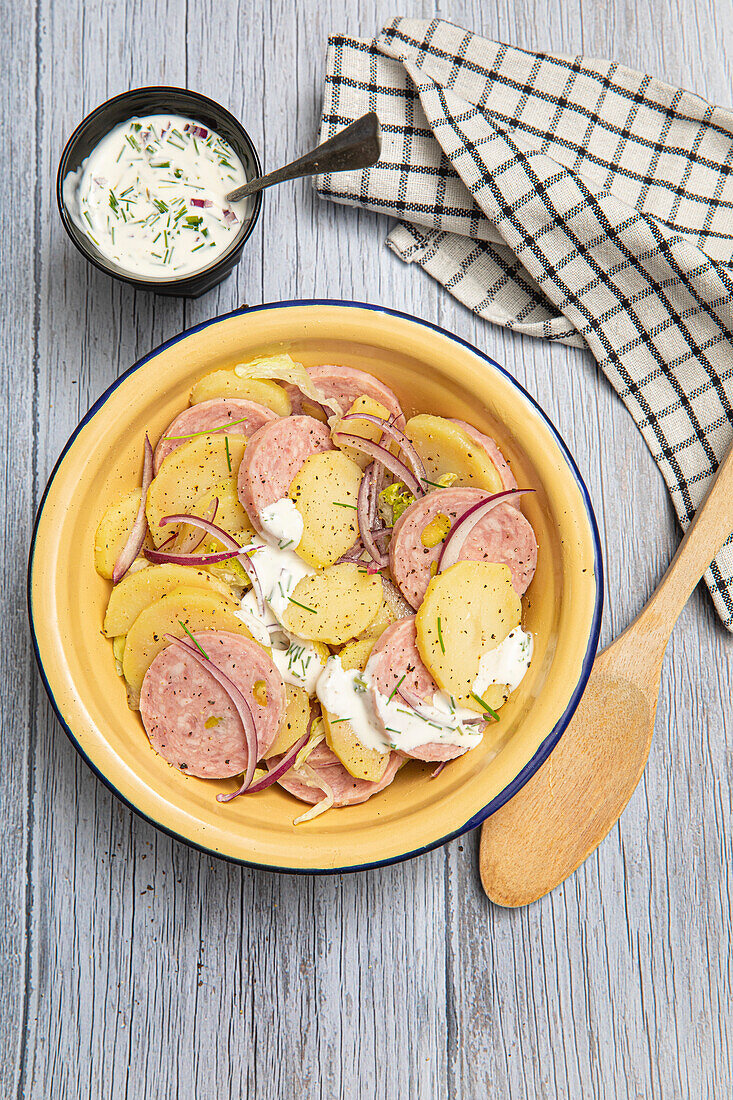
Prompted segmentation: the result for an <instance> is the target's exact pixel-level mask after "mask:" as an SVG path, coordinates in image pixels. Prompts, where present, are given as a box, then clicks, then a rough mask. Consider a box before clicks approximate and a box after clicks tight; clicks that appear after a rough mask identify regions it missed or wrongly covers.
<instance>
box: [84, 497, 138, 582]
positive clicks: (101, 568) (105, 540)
mask: <svg viewBox="0 0 733 1100" xmlns="http://www.w3.org/2000/svg"><path fill="white" fill-rule="evenodd" d="M139 507H140V489H131V490H130V492H129V493H125V495H124V496H122V497H119V498H118V499H117V500H115V501H114V502H113V503H112V504H110V506H109V508H108V509H107V511H106V512H105V513H104V515H103V516H102V518H101V520H100V521H99V526H98V527H97V530H96V533H95V535H94V568H95V569H96V570H97V572H98V573H99V575H100V577H104V579H105V580H108V581H111V580H112V572H113V570H114V567H115V562H116V561H117V559H118V557H119V556H120V553H121V552H122V549H123V547H124V545H125V543H126V542H127V536H128V535H129V534H130V531H131V530H132V525H133V524H134V522H135V516H136V515H137V512H138V508H139Z"/></svg>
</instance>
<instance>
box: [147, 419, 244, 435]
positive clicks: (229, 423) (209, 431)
mask: <svg viewBox="0 0 733 1100" xmlns="http://www.w3.org/2000/svg"><path fill="white" fill-rule="evenodd" d="M245 420H249V416H243V417H241V418H240V419H239V420H228V421H227V423H226V424H219V425H218V426H217V427H216V428H205V429H204V430H203V431H202V432H190V433H189V435H167V436H165V437H164V438H165V439H172V440H179V439H193V438H194V436H197V435H211V434H212V432H219V431H221V429H222V428H233V427H234V425H235V424H243V423H244V422H245Z"/></svg>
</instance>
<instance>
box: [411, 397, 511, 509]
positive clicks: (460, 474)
mask: <svg viewBox="0 0 733 1100" xmlns="http://www.w3.org/2000/svg"><path fill="white" fill-rule="evenodd" d="M405 435H406V436H407V438H408V439H409V440H411V441H412V444H413V446H414V447H415V450H416V451H417V453H418V454H419V455H420V458H421V459H422V460H423V463H424V465H425V469H426V471H427V475H428V478H429V479H430V481H432V482H437V480H438V478H439V477H442V476H443V474H450V473H453V474H456V475H457V480H456V481H455V482H454V483H453V484H454V485H458V486H464V485H469V486H473V487H474V488H476V489H487V490H488V491H489V492H490V493H500V492H501V490H502V489H503V488H504V484H503V482H502V480H501V477H500V475H499V471H498V470H497V468H496V466H495V465H494V463H493V462H492V461H491V459H490V458H489V456H488V455H487V453H486V451H484V450H483V448H482V447H479V445H478V444H477V443H476V442H475V440H473V439H471V437H470V436H469V435H467V434H466V432H464V430H463V428H459V426H458V425H457V424H454V423H453V421H452V420H446V419H444V417H442V416H433V415H432V414H430V413H420V414H419V416H413V417H411V418H410V420H408V421H407V426H406V428H405Z"/></svg>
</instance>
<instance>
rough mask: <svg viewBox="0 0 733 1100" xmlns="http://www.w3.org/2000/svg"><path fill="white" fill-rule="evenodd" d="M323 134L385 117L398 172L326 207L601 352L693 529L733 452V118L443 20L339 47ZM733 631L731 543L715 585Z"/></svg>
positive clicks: (467, 288) (335, 181) (557, 335)
mask: <svg viewBox="0 0 733 1100" xmlns="http://www.w3.org/2000/svg"><path fill="white" fill-rule="evenodd" d="M326 68H327V72H326V90H325V99H324V113H323V122H322V129H321V138H322V140H325V138H326V137H330V136H331V135H332V134H333V133H335V132H336V131H338V130H340V129H342V128H343V127H344V126H345V125H347V124H348V123H349V122H351V121H352V120H353V119H355V118H358V117H359V115H361V114H363V113H364V112H365V111H367V110H374V111H376V112H377V114H378V116H379V118H380V121H381V123H382V132H383V153H382V159H381V160H380V163H379V164H378V165H376V166H375V167H374V168H369V169H366V170H364V171H361V172H353V173H341V174H338V175H329V176H321V177H319V178H318V179H317V181H316V185H317V187H318V189H319V191H320V193H321V194H322V195H324V196H327V197H329V198H331V199H334V200H335V201H337V202H344V203H350V204H356V205H361V206H366V207H369V208H370V209H371V210H377V211H380V212H382V213H385V214H390V215H393V216H396V217H398V218H400V219H402V220H401V221H400V223H399V224H398V225H397V227H396V228H395V229H394V230H393V231H392V232H391V233H390V235H389V237H388V244H389V246H390V248H392V250H393V251H394V252H396V253H397V254H398V255H399V256H401V257H402V259H404V260H406V261H407V262H416V263H419V264H420V265H421V266H422V267H424V268H425V270H426V271H428V272H429V273H430V274H431V275H432V276H433V277H434V278H436V279H437V280H438V281H439V282H441V283H442V284H443V285H444V286H445V287H446V288H447V289H448V290H450V292H451V293H452V294H454V295H455V296H456V297H457V298H458V299H460V301H462V302H464V303H465V304H466V305H467V306H469V307H470V308H471V309H472V310H474V311H475V312H476V313H478V314H480V315H481V316H482V317H485V318H486V319H487V320H490V321H494V322H495V323H497V324H501V325H505V326H506V327H508V328H513V329H516V330H517V331H520V332H524V333H529V334H531V335H534V336H543V337H546V338H547V339H550V340H561V341H563V342H565V343H569V344H575V345H576V346H583V347H586V346H587V347H589V348H590V350H591V351H592V352H593V354H594V355H595V357H596V359H597V360H598V362H599V363H600V365H601V367H602V368H603V370H604V372H605V373H606V375H607V376H608V378H609V379H610V380H611V382H612V383H613V385H614V387H615V388H616V390H617V391H618V393H619V394H620V396H621V397H622V399H623V401H624V402H625V404H626V406H627V408H628V409H629V411H630V412H631V414H632V416H633V417H634V419H635V420H636V422H637V424H638V426H639V428H640V429H641V432H642V434H643V436H644V438H645V439H646V441H647V444H648V446H649V448H650V450H651V452H652V454H653V455H654V458H655V460H656V462H657V463H658V464H659V467H660V469H661V471H662V473H663V475H664V478H665V480H666V482H667V485H668V486H669V489H670V492H671V494H672V499H673V501H674V505H675V508H676V510H677V514H678V515H679V517H680V522H681V524H682V527H683V528H686V527H687V526H688V525H689V522H690V520H691V519H692V516H693V515H694V513H695V509H696V507H697V505H698V504H699V502H700V500H701V499H702V497H703V496H704V494H705V491H706V488H707V486H708V484H709V481H710V479H711V477H712V475H713V473H714V471H715V470H716V468H717V465H718V462H719V461H720V459H721V458H722V456H723V455H724V454H725V452H726V451H727V450H728V448H729V447H730V445H731V442H733V114H732V113H731V112H729V111H725V110H723V109H722V108H720V107H714V106H712V105H711V104H709V103H706V102H705V101H704V100H702V99H700V98H699V97H698V96H695V95H692V94H691V93H689V92H685V91H682V90H680V89H677V88H673V87H670V86H669V85H667V84H663V83H661V82H660V81H658V80H654V79H653V78H652V77H650V76H646V75H644V74H643V73H637V72H633V71H632V70H629V69H624V68H622V67H621V66H619V65H616V64H613V63H612V62H608V61H592V60H589V59H587V58H584V57H560V56H553V55H549V54H535V53H530V52H527V51H525V50H519V49H515V48H514V47H511V46H505V45H501V44H500V43H498V42H492V41H489V40H488V39H485V38H480V37H479V36H478V35H475V34H472V33H470V32H468V31H465V30H462V29H461V28H459V27H456V26H453V25H452V24H450V23H446V22H444V21H442V20H437V19H436V20H432V21H430V22H428V21H420V20H410V19H396V20H394V22H392V23H391V24H389V25H388V26H387V27H386V28H385V29H384V30H383V31H382V33H381V34H380V35H379V37H378V38H377V39H376V40H375V41H373V42H370V41H359V40H356V39H352V38H345V37H338V36H336V37H333V38H331V39H330V40H329V47H328V57H327V66H326ZM706 581H707V584H708V587H709V588H710V591H711V593H712V596H713V600H714V602H715V606H716V608H717V610H718V612H719V614H720V616H721V618H722V619H723V622H724V623H725V625H726V627H728V629H729V630H733V535H732V536H731V538H730V539H729V540H728V542H727V543H726V545H725V547H724V548H723V549H722V550H721V552H720V553H719V555H718V557H717V558H716V560H715V562H714V563H713V565H712V566H711V568H710V569H709V570H708V572H707V574H706Z"/></svg>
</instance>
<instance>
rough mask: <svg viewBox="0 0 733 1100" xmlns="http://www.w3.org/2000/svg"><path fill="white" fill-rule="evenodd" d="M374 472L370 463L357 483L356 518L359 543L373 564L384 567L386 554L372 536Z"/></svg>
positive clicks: (374, 467)
mask: <svg viewBox="0 0 733 1100" xmlns="http://www.w3.org/2000/svg"><path fill="white" fill-rule="evenodd" d="M375 470H376V463H374V462H372V463H371V465H370V466H368V467H367V470H366V472H365V473H364V476H363V477H362V479H361V481H360V482H359V495H358V497H357V498H356V518H357V522H358V524H359V534H360V535H361V541H362V542H363V543H364V548H365V550H366V551H367V553H368V554H369V556H370V558H371V559H372V561H373V562H378V563H380V567H381V565H386V561H384V559H385V558H386V554H384V553H383V552H382V551H381V550H380V549H379V547H378V546H377V544H376V542H375V540H374V536H373V534H372V522H373V521H372V518H371V510H372V502H373V500H374V471H375Z"/></svg>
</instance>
